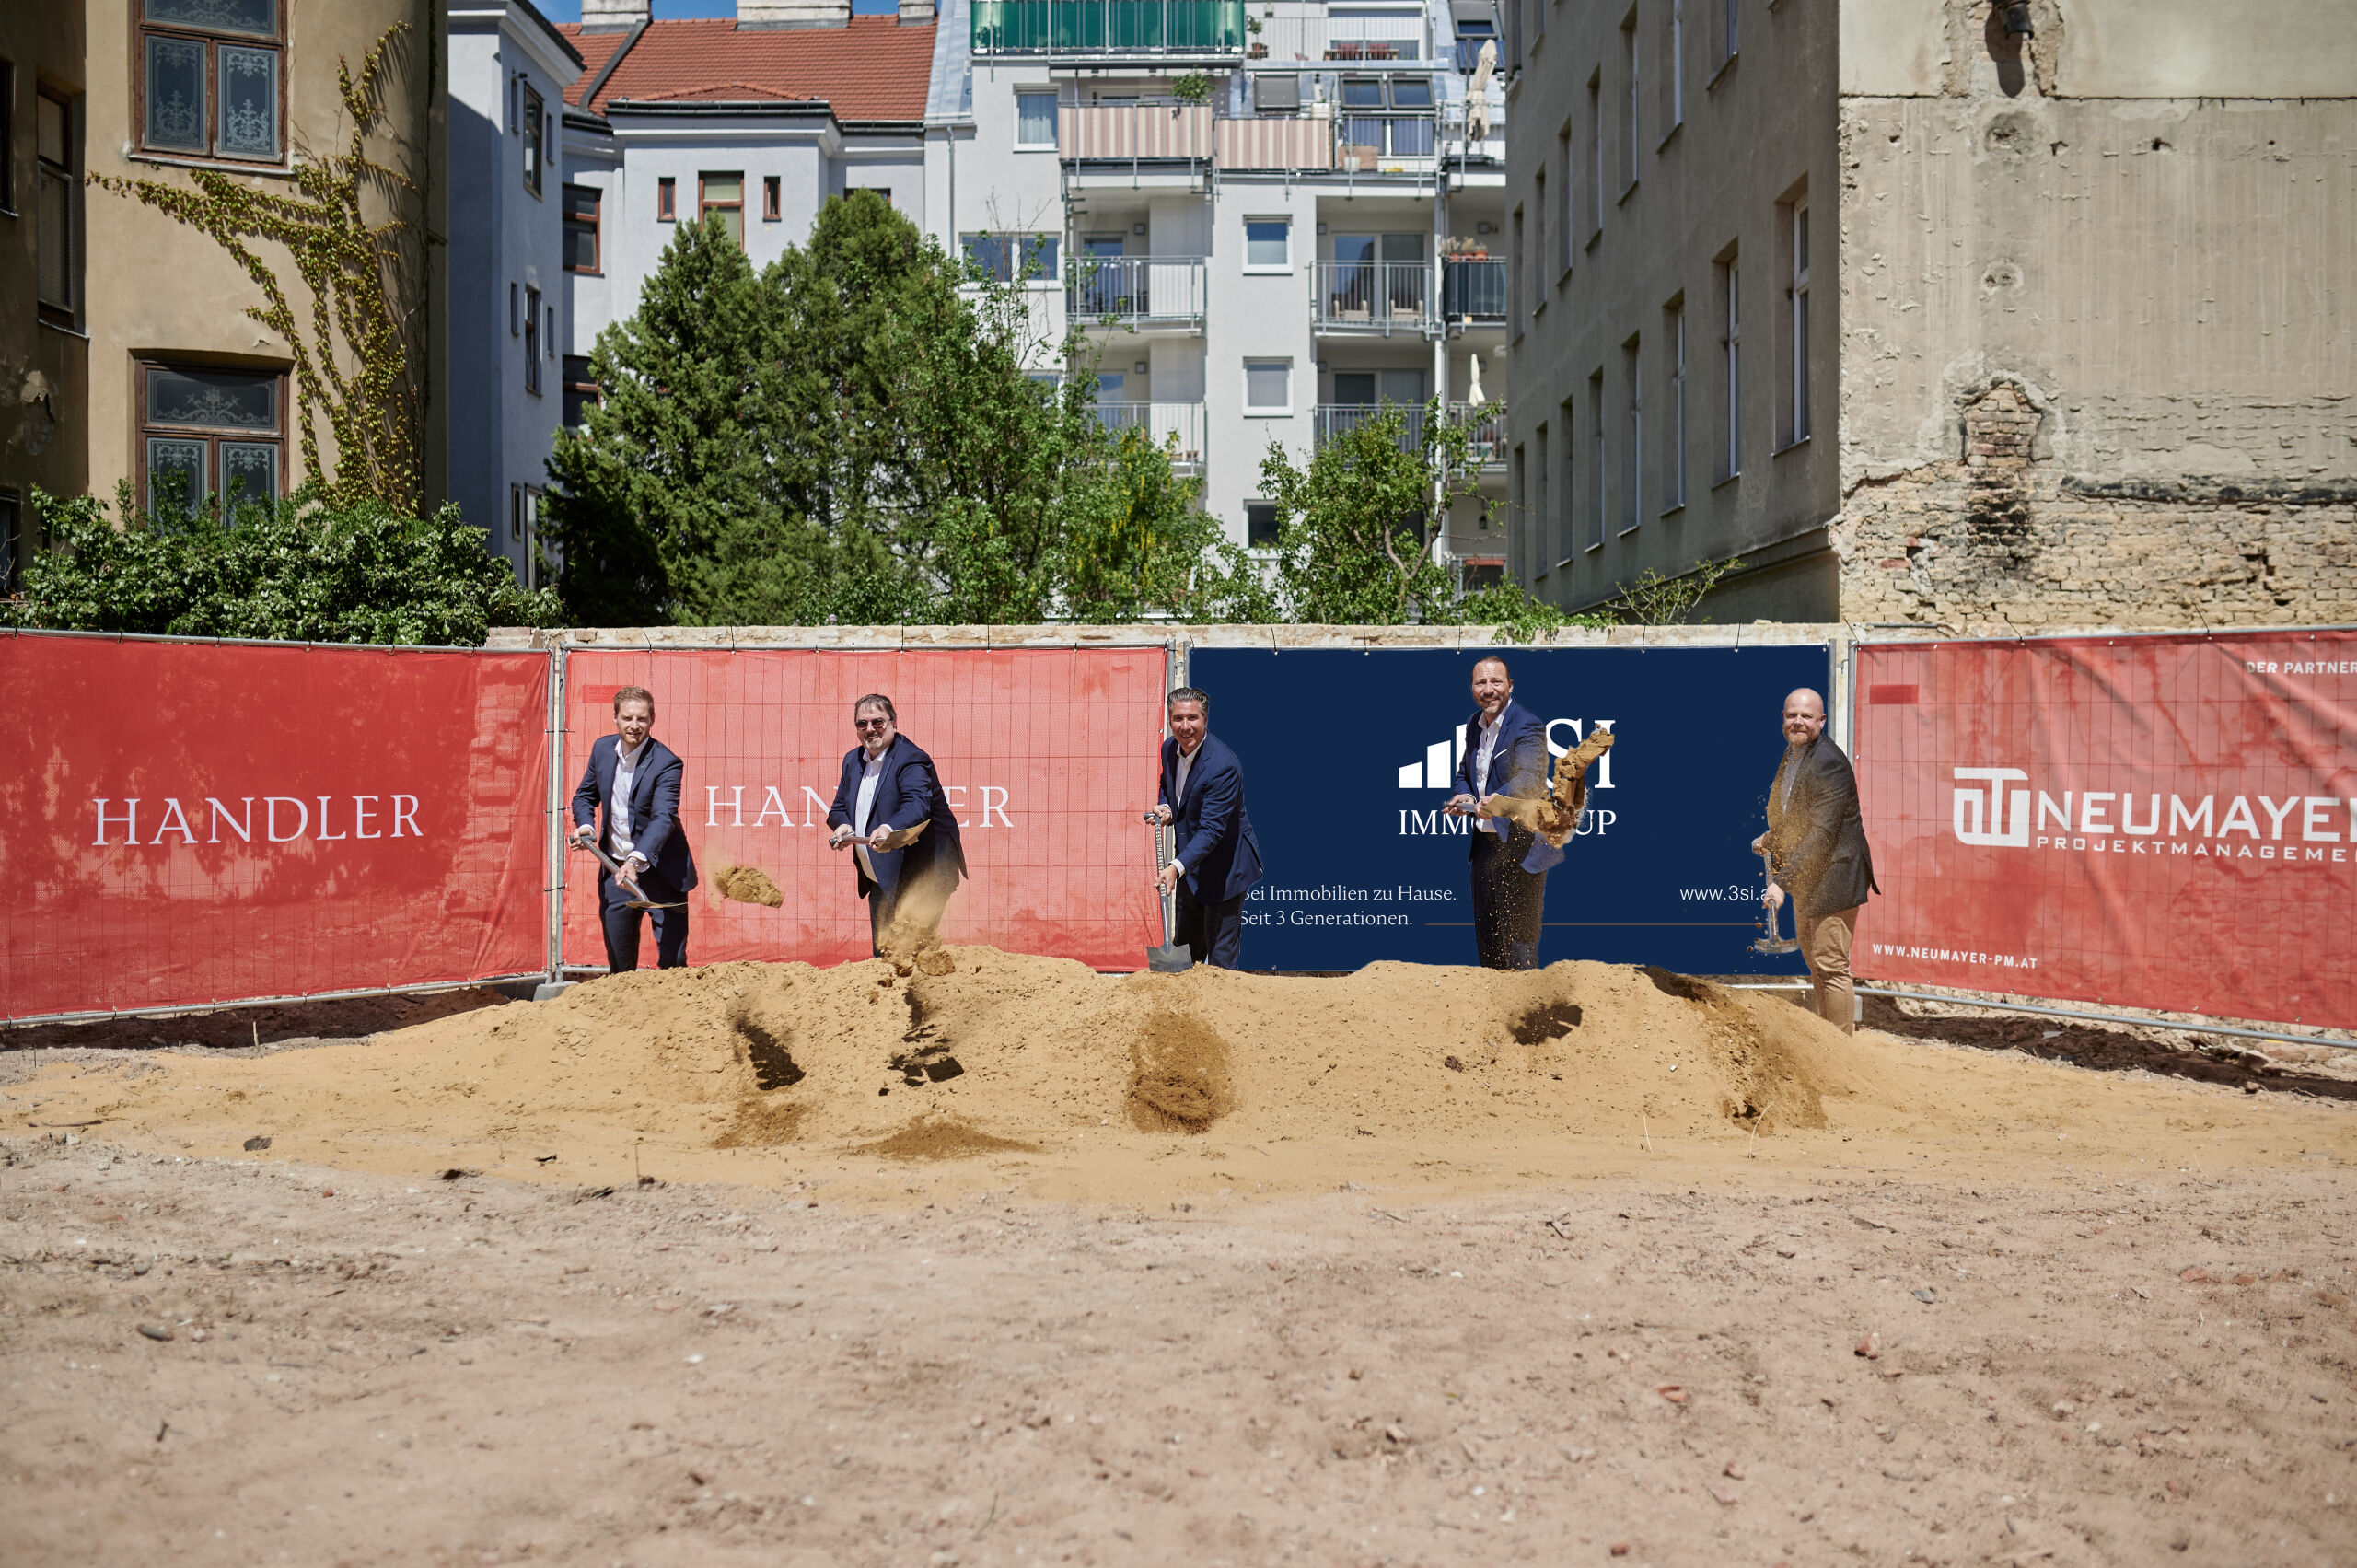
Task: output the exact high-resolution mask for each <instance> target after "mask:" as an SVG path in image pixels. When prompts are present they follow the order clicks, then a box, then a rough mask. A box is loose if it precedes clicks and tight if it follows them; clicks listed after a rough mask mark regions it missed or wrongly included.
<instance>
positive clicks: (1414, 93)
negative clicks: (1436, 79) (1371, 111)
mask: <svg viewBox="0 0 2357 1568" xmlns="http://www.w3.org/2000/svg"><path fill="white" fill-rule="evenodd" d="M1432 106H1433V85H1432V82H1431V81H1430V80H1429V79H1428V78H1426V77H1422V76H1396V77H1394V78H1392V82H1391V107H1392V108H1394V109H1430V108H1432Z"/></svg>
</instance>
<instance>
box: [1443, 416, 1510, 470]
mask: <svg viewBox="0 0 2357 1568" xmlns="http://www.w3.org/2000/svg"><path fill="white" fill-rule="evenodd" d="M1448 417H1449V419H1450V420H1451V421H1452V422H1454V423H1457V424H1463V425H1465V426H1466V432H1465V434H1466V436H1467V444H1468V448H1469V449H1468V451H1467V454H1466V455H1467V456H1468V457H1469V459H1471V460H1472V463H1473V466H1474V467H1475V468H1477V469H1503V468H1504V467H1505V466H1506V426H1505V421H1504V419H1502V418H1500V417H1499V415H1498V412H1497V409H1496V406H1495V405H1494V404H1488V403H1485V404H1483V405H1482V406H1481V407H1480V408H1475V407H1474V406H1473V405H1472V404H1470V403H1451V404H1449V405H1448Z"/></svg>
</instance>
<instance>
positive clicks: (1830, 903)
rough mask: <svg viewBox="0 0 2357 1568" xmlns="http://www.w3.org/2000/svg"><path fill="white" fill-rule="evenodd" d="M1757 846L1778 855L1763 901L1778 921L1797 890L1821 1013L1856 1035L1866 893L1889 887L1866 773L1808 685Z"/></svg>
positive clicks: (1788, 710)
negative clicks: (1828, 724) (1862, 775)
mask: <svg viewBox="0 0 2357 1568" xmlns="http://www.w3.org/2000/svg"><path fill="white" fill-rule="evenodd" d="M1751 848H1752V851H1753V853H1754V854H1757V853H1759V851H1760V850H1762V849H1765V850H1766V851H1767V852H1768V861H1769V865H1770V867H1771V872H1772V879H1771V881H1770V882H1769V884H1768V891H1767V892H1766V893H1765V894H1764V895H1762V897H1763V898H1764V900H1765V901H1766V903H1767V905H1768V908H1769V911H1770V912H1771V918H1772V916H1773V912H1774V911H1776V910H1777V909H1779V908H1780V907H1782V904H1783V901H1784V899H1785V892H1784V889H1785V888H1786V886H1787V885H1789V886H1790V887H1791V889H1792V894H1791V896H1792V899H1793V921H1794V929H1795V930H1796V931H1797V932H1798V934H1799V935H1800V939H1801V957H1802V958H1804V959H1805V960H1806V961H1807V964H1808V972H1809V977H1810V978H1811V979H1812V980H1814V981H1816V982H1817V1016H1819V1017H1821V1018H1823V1019H1825V1020H1826V1021H1827V1022H1828V1023H1830V1024H1835V1025H1838V1026H1840V1028H1841V1030H1842V1032H1843V1033H1845V1034H1846V1033H1848V1032H1849V1031H1850V1030H1851V1029H1852V1028H1856V1024H1855V1022H1854V1014H1855V1012H1856V1002H1855V996H1856V993H1855V991H1854V990H1853V989H1852V985H1851V982H1850V945H1851V942H1852V939H1853V938H1854V937H1855V936H1856V935H1857V933H1858V911H1859V910H1860V908H1862V907H1863V906H1864V903H1865V901H1866V895H1867V894H1868V893H1870V892H1874V893H1879V892H1881V891H1882V889H1880V888H1879V887H1876V886H1875V862H1874V855H1873V854H1872V853H1871V852H1870V851H1869V850H1868V849H1867V848H1866V825H1865V823H1864V821H1862V820H1861V819H1859V816H1858V780H1857V775H1856V774H1854V773H1852V772H1851V771H1850V759H1849V758H1848V757H1847V756H1845V755H1844V754H1843V753H1842V750H1841V748H1840V746H1838V745H1836V744H1835V743H1834V741H1833V738H1831V737H1830V736H1829V735H1827V734H1826V733H1825V699H1824V698H1822V697H1820V696H1818V695H1817V693H1816V692H1814V691H1810V690H1809V689H1808V688H1807V687H1805V686H1804V687H1802V688H1801V689H1800V690H1799V691H1794V693H1793V694H1792V695H1791V696H1789V697H1786V698H1785V699H1784V761H1783V762H1782V765H1781V766H1780V767H1778V768H1777V770H1776V782H1775V783H1774V784H1771V785H1769V787H1768V830H1767V831H1766V832H1765V833H1763V834H1761V835H1760V836H1759V838H1756V839H1754V840H1752V841H1751Z"/></svg>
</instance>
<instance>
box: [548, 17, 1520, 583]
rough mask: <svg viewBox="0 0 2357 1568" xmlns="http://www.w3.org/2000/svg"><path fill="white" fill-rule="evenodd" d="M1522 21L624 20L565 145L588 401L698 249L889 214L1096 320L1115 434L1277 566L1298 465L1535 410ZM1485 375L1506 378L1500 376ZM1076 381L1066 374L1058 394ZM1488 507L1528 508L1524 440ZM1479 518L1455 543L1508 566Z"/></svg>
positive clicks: (1104, 398) (595, 22) (573, 325)
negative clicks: (1430, 428)
mask: <svg viewBox="0 0 2357 1568" xmlns="http://www.w3.org/2000/svg"><path fill="white" fill-rule="evenodd" d="M1494 27H1495V21H1494V17H1493V13H1492V10H1491V7H1490V5H1489V0H1369V3H1366V4H1362V5H1358V6H1351V7H1349V8H1348V10H1347V13H1345V11H1344V8H1343V7H1341V6H1336V7H1334V8H1333V11H1332V12H1331V13H1329V8H1328V7H1327V6H1325V5H1324V4H1323V3H1322V0H1250V3H1249V4H1248V3H1247V0H1054V4H1053V5H1052V6H1051V4H1050V3H1049V0H948V4H946V6H944V7H943V8H942V9H941V11H940V12H939V14H938V16H937V17H936V16H935V14H934V12H933V11H932V9H931V8H930V6H928V5H927V4H926V0H906V3H905V4H904V5H903V6H902V8H901V10H900V14H899V15H898V16H890V17H853V16H851V15H849V11H848V6H847V5H844V4H841V3H840V0H740V4H739V6H738V7H737V16H736V17H735V18H734V19H733V20H732V19H722V20H715V21H702V22H689V21H656V20H652V19H651V18H650V17H648V15H647V14H646V7H645V6H644V0H592V4H591V6H590V8H589V9H588V10H587V11H585V14H584V20H583V23H582V24H581V26H580V27H579V28H578V29H574V28H565V29H561V30H563V32H565V34H566V35H567V36H568V37H569V38H570V39H571V40H572V41H574V43H575V45H576V46H577V47H578V48H579V49H580V51H581V52H582V55H583V57H584V59H585V61H586V70H585V72H584V75H583V77H582V79H581V80H580V81H579V82H578V83H576V84H575V86H574V87H573V88H571V89H570V90H569V91H568V94H567V100H568V104H569V106H570V107H569V109H568V112H567V114H566V116H565V121H564V135H565V144H564V157H565V159H566V168H567V170H568V174H567V176H566V202H567V223H568V232H569V238H568V245H569V246H572V247H575V249H573V250H568V259H567V262H566V265H567V268H568V273H567V279H566V281H567V285H568V287H567V298H568V302H569V311H568V314H567V317H566V323H567V324H566V341H567V344H568V352H569V353H570V354H572V355H574V356H575V358H574V359H573V360H572V361H571V364H572V366H573V369H572V371H571V372H570V377H569V378H573V379H577V378H578V377H581V375H582V374H583V367H584V365H585V362H586V354H587V352H588V348H589V345H590V344H591V343H593V342H594V341H595V338H596V334H597V333H598V331H601V330H603V328H604V327H605V326H606V325H607V324H609V323H610V322H611V321H613V320H615V319H620V318H621V317H624V316H627V315H628V314H629V313H630V311H631V310H632V309H633V308H634V306H635V301H636V299H637V296H638V292H639V290H640V288H641V287H642V286H643V285H644V279H645V277H646V275H647V273H649V272H651V270H652V269H653V268H654V266H655V265H656V262H657V261H658V260H659V258H660V256H661V253H662V250H663V248H664V247H665V246H666V245H667V244H668V242H669V238H670V235H671V233H672V228H671V226H672V225H675V224H676V223H677V222H678V221H679V219H680V218H681V217H682V216H683V215H684V216H687V217H693V216H695V215H698V214H700V213H702V212H705V211H714V212H719V213H722V214H723V215H726V221H728V222H730V223H731V224H732V226H734V227H735V228H736V230H737V232H738V233H739V234H740V235H741V237H742V238H743V239H744V243H745V246H746V250H747V252H748V255H749V257H750V258H751V259H752V260H753V261H754V262H755V264H756V265H764V264H766V263H767V262H768V261H771V260H772V259H774V257H775V256H776V255H777V254H778V253H779V252H780V251H781V250H783V249H784V246H785V245H787V244H789V243H798V242H799V241H800V240H801V239H802V238H804V237H805V236H806V235H807V232H808V230H809V226H810V225H811V223H812V221H813V220H814V218H815V217H816V215H817V210H818V207H819V204H820V203H823V202H824V200H825V199H826V198H827V197H828V196H830V195H835V194H841V193H842V192H844V191H847V190H852V189H859V188H866V189H872V190H877V191H880V192H884V193H885V194H886V195H887V196H888V199H889V200H890V201H892V203H894V205H895V206H897V207H899V208H900V210H901V211H903V212H905V213H907V214H908V215H909V216H910V217H911V220H912V221H914V222H915V223H916V224H917V225H918V226H919V227H920V228H922V229H923V230H924V231H925V232H926V233H928V234H930V235H931V236H933V237H934V238H935V239H937V240H938V241H939V242H940V243H941V244H942V246H943V247H944V249H946V250H951V251H952V252H953V253H960V254H963V255H965V256H967V257H969V258H970V259H971V260H973V261H976V262H977V263H979V264H981V265H982V266H985V267H988V268H992V269H995V270H997V271H998V272H999V273H1001V275H1003V276H1004V277H1006V278H1007V279H1009V280H1010V281H1015V280H1018V279H1019V280H1022V282H1023V286H1025V287H1026V288H1027V289H1028V290H1029V291H1031V293H1032V296H1033V297H1034V300H1035V304H1036V311H1035V319H1036V320H1037V322H1038V324H1039V336H1040V339H1041V341H1042V342H1043V343H1048V344H1053V343H1056V342H1058V341H1060V340H1061V338H1062V333H1063V331H1065V328H1066V326H1067V324H1068V323H1078V324H1080V325H1081V326H1082V328H1083V329H1084V331H1085V332H1086V336H1087V338H1088V341H1089V343H1090V344H1091V348H1092V353H1093V356H1094V359H1095V366H1096V372H1097V377H1098V389H1097V398H1098V404H1099V407H1100V409H1101V410H1102V414H1103V417H1104V418H1105V419H1106V420H1107V421H1108V422H1109V423H1112V424H1119V425H1123V426H1136V427H1139V428H1142V429H1144V430H1146V431H1148V432H1149V433H1150V434H1152V435H1153V436H1155V438H1156V439H1157V440H1161V441H1164V442H1166V443H1167V444H1168V445H1169V446H1170V447H1172V448H1173V449H1174V451H1175V452H1176V453H1177V454H1178V458H1179V463H1180V465H1181V466H1182V468H1184V469H1186V470H1189V471H1191V472H1194V473H1196V474H1199V475H1201V476H1202V480H1203V483H1204V501H1203V504H1204V505H1205V507H1206V509H1207V510H1208V511H1209V512H1210V513H1211V514H1212V515H1213V516H1214V517H1218V518H1219V519H1220V520H1221V521H1222V522H1223V523H1225V525H1226V526H1227V528H1228V530H1229V533H1230V535H1231V537H1233V538H1234V539H1235V540H1237V541H1238V542H1253V543H1265V542H1267V541H1268V540H1269V538H1270V537H1271V529H1272V527H1273V512H1272V509H1271V507H1269V506H1268V505H1266V504H1265V503H1264V502H1263V500H1262V499H1261V496H1260V461H1261V458H1262V456H1263V455H1264V453H1265V452H1266V450H1267V449H1268V447H1269V445H1270V444H1271V441H1274V442H1276V443H1277V444H1279V445H1281V446H1282V447H1284V448H1286V449H1287V450H1288V451H1290V452H1292V453H1293V454H1294V455H1295V459H1296V460H1301V459H1306V457H1307V456H1308V455H1309V453H1310V452H1311V451H1313V450H1314V449H1315V447H1316V445H1317V444H1318V442H1319V441H1320V440H1322V439H1325V438H1327V437H1328V436H1331V435H1332V434H1334V433H1336V432H1338V431H1341V430H1344V429H1347V428H1349V427H1350V426H1351V425H1353V424H1356V423H1358V422H1361V421H1364V419H1366V418H1368V417H1369V416H1370V415H1371V414H1372V413H1373V412H1375V411H1376V409H1377V408H1379V407H1380V406H1381V405H1382V404H1383V403H1384V402H1386V401H1390V402H1396V403H1398V404H1399V405H1401V406H1402V407H1403V409H1405V410H1406V411H1407V412H1408V416H1409V419H1410V421H1411V428H1412V427H1413V426H1414V424H1415V422H1417V421H1420V420H1421V419H1422V408H1423V405H1424V404H1425V402H1426V401H1428V400H1431V399H1434V398H1438V399H1439V400H1441V401H1443V402H1444V403H1449V404H1457V405H1468V404H1471V405H1475V406H1485V407H1486V406H1495V405H1496V404H1498V403H1500V402H1502V401H1504V395H1505V391H1506V379H1507V377H1506V364H1505V359H1504V347H1505V343H1504V329H1505V314H1504V293H1505V272H1506V269H1505V264H1504V258H1503V256H1502V255H1501V254H1500V253H1499V252H1498V250H1496V249H1494V247H1496V246H1497V245H1499V244H1501V243H1502V241H1503V238H1504V221H1505V211H1504V189H1505V176H1504V153H1505V144H1504V116H1505V108H1504V97H1503V93H1502V91H1501V90H1500V89H1499V88H1497V87H1493V86H1492V87H1485V88H1483V89H1481V90H1480V95H1479V96H1480V99H1481V102H1482V105H1483V109H1484V110H1485V112H1484V113H1483V114H1481V115H1478V116H1476V117H1475V123H1474V125H1473V126H1472V129H1473V131H1474V132H1475V133H1477V134H1473V135H1471V136H1469V135H1468V123H1467V112H1466V110H1467V104H1468V101H1469V99H1468V95H1469V91H1471V90H1473V89H1472V85H1471V84H1472V76H1473V73H1474V71H1475V70H1476V68H1477V61H1478V55H1479V52H1480V44H1481V43H1482V42H1485V41H1491V40H1492V38H1493V37H1494ZM1476 360H1478V361H1480V366H1479V367H1478V368H1477V367H1476V366H1475V364H1474V362H1475V361H1476ZM1051 368H1052V365H1051V363H1049V362H1047V361H1045V360H1043V362H1042V370H1043V372H1044V371H1047V370H1050V369H1051ZM1483 435H1484V441H1483V445H1482V447H1481V451H1482V454H1483V456H1484V457H1485V459H1487V461H1486V464H1485V468H1484V472H1483V476H1482V478H1483V483H1484V485H1485V487H1486V489H1487V492H1488V499H1489V500H1490V501H1492V502H1493V503H1499V504H1502V503H1503V501H1504V485H1505V481H1504V458H1503V450H1502V443H1501V442H1499V441H1498V440H1496V439H1495V438H1494V435H1493V434H1492V432H1491V431H1490V430H1488V429H1486V428H1485V430H1484V432H1483ZM1503 540H1504V530H1503V528H1502V527H1493V526H1492V519H1491V517H1490V513H1489V509H1488V508H1486V507H1485V506H1484V505H1481V504H1480V503H1479V502H1478V501H1477V502H1472V503H1468V504H1464V505H1460V506H1458V507H1457V509H1456V512H1455V514H1454V515H1453V516H1452V517H1451V518H1450V520H1449V527H1448V528H1447V530H1446V534H1445V535H1444V536H1443V537H1441V538H1440V539H1439V540H1437V541H1436V543H1437V547H1438V548H1439V549H1440V550H1441V551H1442V552H1444V553H1446V554H1454V555H1457V556H1461V557H1464V558H1467V559H1468V560H1469V561H1470V562H1471V563H1473V564H1474V565H1475V567H1476V569H1477V570H1479V569H1482V568H1485V567H1486V568H1487V569H1489V570H1492V571H1494V570H1498V569H1501V568H1502V567H1503V564H1504V543H1503Z"/></svg>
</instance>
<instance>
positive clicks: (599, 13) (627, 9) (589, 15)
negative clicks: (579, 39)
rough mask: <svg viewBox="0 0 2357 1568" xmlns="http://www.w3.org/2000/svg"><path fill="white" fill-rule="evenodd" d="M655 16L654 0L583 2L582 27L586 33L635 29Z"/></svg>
mask: <svg viewBox="0 0 2357 1568" xmlns="http://www.w3.org/2000/svg"><path fill="white" fill-rule="evenodd" d="M654 15H655V10H654V0H581V27H582V29H583V30H584V31H585V32H598V31H611V30H612V29H616V28H634V27H636V26H638V24H639V23H641V22H644V21H646V20H648V19H650V18H651V17H653V16H654Z"/></svg>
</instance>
